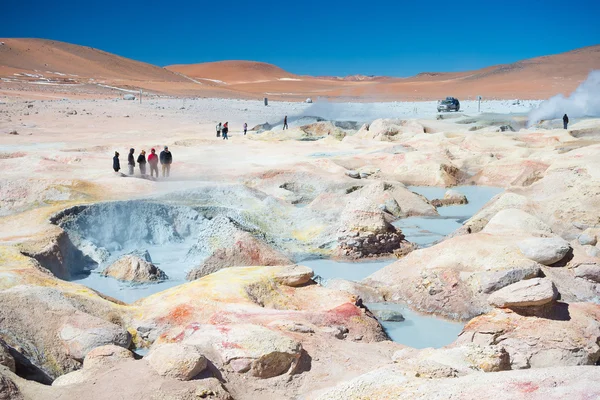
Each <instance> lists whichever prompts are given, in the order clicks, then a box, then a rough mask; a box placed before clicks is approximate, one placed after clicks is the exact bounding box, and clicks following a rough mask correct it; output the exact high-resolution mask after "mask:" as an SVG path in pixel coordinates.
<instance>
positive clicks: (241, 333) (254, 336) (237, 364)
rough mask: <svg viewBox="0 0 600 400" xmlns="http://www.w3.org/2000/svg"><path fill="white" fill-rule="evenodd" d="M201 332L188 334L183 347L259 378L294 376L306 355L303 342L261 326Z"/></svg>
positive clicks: (203, 328)
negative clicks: (301, 356) (196, 350)
mask: <svg viewBox="0 0 600 400" xmlns="http://www.w3.org/2000/svg"><path fill="white" fill-rule="evenodd" d="M197 328H198V329H195V330H186V331H185V332H184V334H183V336H184V337H183V339H182V341H181V343H183V344H188V345H192V346H197V348H198V349H199V350H200V351H202V352H203V353H204V354H206V355H207V356H209V357H210V356H211V355H212V356H213V357H211V360H220V362H221V364H222V365H223V366H226V367H227V368H229V369H230V370H233V371H235V372H238V373H249V374H250V375H252V376H255V377H258V378H272V377H274V376H278V375H282V374H284V373H286V372H292V371H293V369H294V367H295V366H296V364H297V363H298V360H299V359H300V354H301V352H302V345H301V344H300V343H299V342H296V341H295V340H293V339H291V338H290V337H288V336H286V335H283V334H281V333H279V332H275V331H273V330H271V329H268V328H265V327H262V326H259V325H251V324H238V325H229V326H226V327H225V326H214V325H202V326H197ZM147 357H148V356H147ZM147 357H146V358H147Z"/></svg>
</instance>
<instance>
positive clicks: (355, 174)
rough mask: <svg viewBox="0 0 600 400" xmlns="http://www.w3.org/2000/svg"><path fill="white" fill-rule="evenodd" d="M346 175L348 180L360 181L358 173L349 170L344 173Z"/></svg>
mask: <svg viewBox="0 0 600 400" xmlns="http://www.w3.org/2000/svg"><path fill="white" fill-rule="evenodd" d="M346 175H348V176H349V177H350V178H354V179H360V173H359V172H358V171H354V170H349V171H346Z"/></svg>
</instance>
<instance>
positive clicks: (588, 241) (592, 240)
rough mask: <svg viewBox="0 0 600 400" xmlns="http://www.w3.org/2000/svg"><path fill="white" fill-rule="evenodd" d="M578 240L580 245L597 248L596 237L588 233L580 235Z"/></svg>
mask: <svg viewBox="0 0 600 400" xmlns="http://www.w3.org/2000/svg"><path fill="white" fill-rule="evenodd" d="M577 240H578V241H579V244H581V245H582V246H586V245H589V246H595V245H596V243H598V240H597V239H596V236H593V235H590V234H588V233H582V234H581V235H579V237H578V238H577Z"/></svg>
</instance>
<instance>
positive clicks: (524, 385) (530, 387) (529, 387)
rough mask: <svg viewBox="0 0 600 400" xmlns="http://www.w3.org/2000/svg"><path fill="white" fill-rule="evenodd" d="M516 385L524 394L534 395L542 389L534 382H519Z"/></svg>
mask: <svg viewBox="0 0 600 400" xmlns="http://www.w3.org/2000/svg"><path fill="white" fill-rule="evenodd" d="M515 385H516V386H517V389H519V390H520V391H521V392H523V393H533V392H535V391H536V390H538V389H539V388H540V387H539V386H538V385H536V384H534V383H533V382H518V383H516V384H515Z"/></svg>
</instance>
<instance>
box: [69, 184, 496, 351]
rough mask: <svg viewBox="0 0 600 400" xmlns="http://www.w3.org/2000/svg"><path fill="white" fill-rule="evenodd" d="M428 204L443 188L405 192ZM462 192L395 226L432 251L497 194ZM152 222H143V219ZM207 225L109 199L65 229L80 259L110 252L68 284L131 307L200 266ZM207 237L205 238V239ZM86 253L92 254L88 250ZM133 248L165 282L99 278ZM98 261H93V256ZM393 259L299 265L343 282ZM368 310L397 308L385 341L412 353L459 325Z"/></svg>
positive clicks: (185, 212) (189, 213) (439, 342)
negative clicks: (397, 318)
mask: <svg viewBox="0 0 600 400" xmlns="http://www.w3.org/2000/svg"><path fill="white" fill-rule="evenodd" d="M410 189H411V190H412V191H414V192H416V193H419V194H422V195H423V196H425V197H426V198H428V199H429V200H432V199H435V198H443V196H444V193H445V191H446V189H445V188H436V187H410ZM453 189H454V190H457V191H459V192H461V193H463V194H465V195H466V196H467V198H468V200H469V204H466V205H459V206H446V207H439V208H438V212H439V214H440V216H439V217H430V218H424V217H410V218H405V219H401V220H399V221H397V222H396V223H395V225H396V226H397V227H398V228H400V229H402V231H403V233H404V235H405V236H406V238H407V239H408V240H409V241H411V242H414V243H417V244H418V245H419V247H427V246H431V245H432V244H433V243H434V242H436V241H438V240H440V239H443V237H444V236H446V235H448V234H449V233H451V232H453V231H454V230H456V229H457V228H459V227H460V226H461V225H462V223H463V222H464V221H465V220H467V219H468V218H470V217H471V216H472V215H473V214H475V213H476V212H477V211H478V210H479V209H481V207H482V206H483V205H484V204H485V203H486V202H487V201H489V200H490V199H491V198H492V197H494V196H495V195H496V194H498V193H500V192H502V189H499V188H492V187H481V186H479V187H478V186H462V187H455V188H453ZM148 215H153V216H154V217H155V218H154V219H153V222H152V224H151V225H148V224H147V222H145V221H147V216H148ZM209 225H210V222H209V220H207V219H205V218H203V217H202V216H201V215H200V214H198V213H197V212H196V211H194V210H193V209H191V208H188V207H180V206H168V205H161V204H156V203H151V202H143V201H141V202H140V201H138V202H114V203H105V204H99V205H95V206H92V207H89V208H87V209H86V210H85V211H84V212H82V213H81V214H80V215H77V216H76V217H75V218H74V219H72V220H69V221H67V222H66V223H65V224H64V225H63V227H64V228H65V230H66V231H67V232H69V236H70V237H71V239H72V240H73V243H74V244H75V245H76V246H77V247H79V248H80V249H82V250H83V249H84V248H85V249H87V250H86V251H84V253H86V255H88V256H89V255H92V256H94V255H96V256H97V255H98V253H102V252H101V251H99V250H98V249H106V250H109V253H110V255H109V256H108V257H105V258H104V259H103V260H102V261H101V262H99V263H98V264H99V265H98V268H96V269H95V270H91V271H84V272H83V273H82V274H80V275H79V276H74V277H73V278H72V280H73V281H75V282H77V283H80V284H82V285H85V286H88V287H90V288H92V289H94V290H97V291H99V292H101V293H103V294H105V295H108V296H111V297H114V298H116V299H119V300H122V301H125V302H128V303H130V302H134V301H136V300H138V299H141V298H143V297H147V296H149V295H152V294H154V293H158V292H160V291H163V290H165V289H168V288H171V287H173V286H177V285H180V284H183V283H186V282H187V281H186V279H185V275H186V273H187V271H189V270H190V269H191V268H193V267H195V266H197V265H198V263H199V262H200V261H201V260H202V259H204V258H206V257H207V256H208V255H209V253H208V252H207V251H208V250H207V249H204V248H202V247H201V246H200V247H198V246H196V245H195V243H198V237H199V235H200V236H201V235H202V234H203V232H204V231H206V230H209ZM204 239H206V240H208V239H207V238H204ZM90 249H91V250H90ZM133 250H137V251H140V250H141V251H145V250H147V251H148V253H149V254H150V256H151V258H152V262H153V263H154V264H155V265H157V266H158V267H159V268H160V269H162V270H163V271H164V272H165V273H166V274H167V275H168V276H169V279H168V280H166V281H164V282H160V283H153V284H131V283H128V282H121V281H118V280H116V279H113V278H109V277H104V276H102V275H101V274H100V272H101V271H102V270H103V269H104V268H105V267H106V266H108V265H110V264H111V263H112V262H114V261H115V260H117V259H118V258H119V257H121V256H122V255H124V254H127V253H129V252H131V251H133ZM96 258H97V257H96ZM393 261H394V260H392V259H388V260H379V261H373V262H360V263H348V262H336V261H333V260H325V259H317V260H314V259H313V260H304V261H302V262H301V264H302V265H306V266H308V267H310V268H312V269H313V270H314V272H315V275H318V276H320V277H321V279H322V283H324V284H326V282H327V280H329V279H334V278H342V279H346V280H352V281H360V280H362V279H364V278H366V277H367V276H369V275H371V274H372V273H374V272H375V271H378V270H379V269H381V268H383V267H385V266H386V265H389V264H391V263H392V262H393ZM369 307H372V308H373V309H382V308H385V309H393V310H396V311H400V312H401V313H402V314H403V315H404V318H405V320H404V321H402V322H382V325H383V326H384V328H385V329H386V331H387V333H388V335H389V336H390V338H391V339H392V340H394V341H397V342H399V343H402V344H406V345H409V346H411V347H415V348H424V347H441V346H444V345H446V344H449V343H451V342H452V341H453V340H454V339H455V338H456V336H457V334H458V333H459V332H460V330H461V329H462V324H460V323H455V322H451V321H447V320H444V319H441V318H436V317H432V316H425V315H420V314H418V313H415V312H412V311H411V310H410V309H407V308H405V307H403V306H400V305H398V304H391V303H386V304H383V303H381V304H371V305H369Z"/></svg>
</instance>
